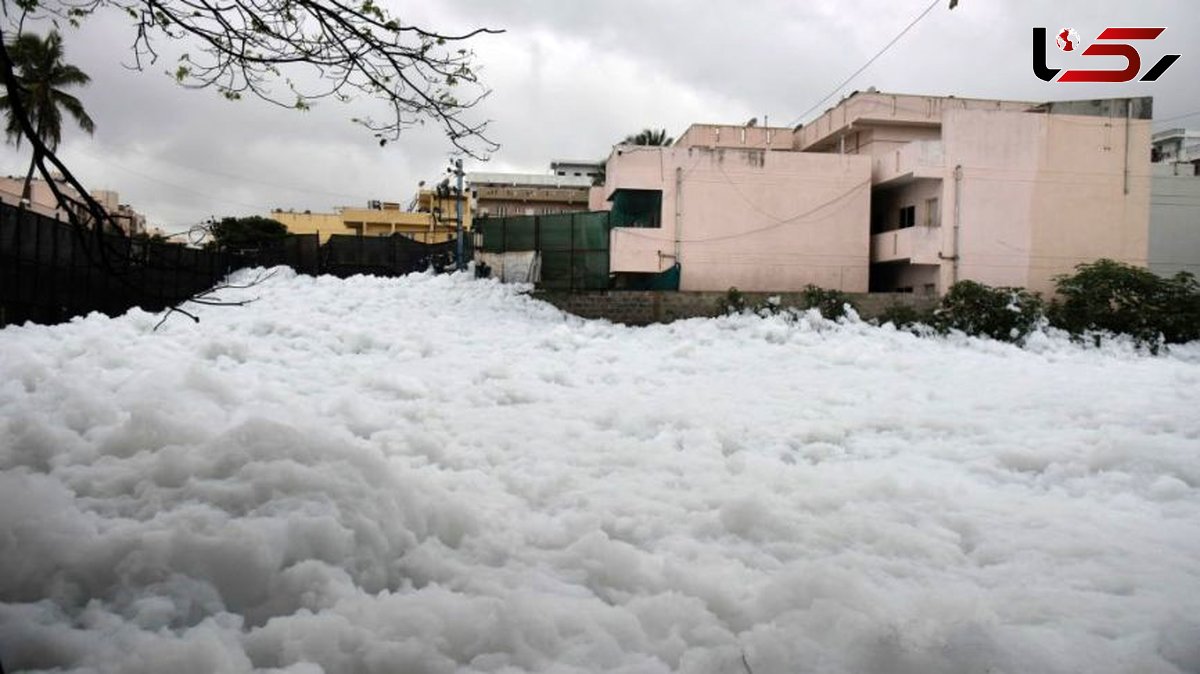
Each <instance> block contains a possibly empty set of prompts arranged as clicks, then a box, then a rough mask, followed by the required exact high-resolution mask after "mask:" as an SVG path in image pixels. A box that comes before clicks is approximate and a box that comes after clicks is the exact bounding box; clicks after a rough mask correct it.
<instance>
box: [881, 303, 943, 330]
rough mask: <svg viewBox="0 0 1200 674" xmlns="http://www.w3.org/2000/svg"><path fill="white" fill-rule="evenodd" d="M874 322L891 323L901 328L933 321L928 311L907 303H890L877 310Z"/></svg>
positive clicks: (927, 323)
mask: <svg viewBox="0 0 1200 674" xmlns="http://www.w3.org/2000/svg"><path fill="white" fill-rule="evenodd" d="M875 322H876V323H877V324H879V325H883V324H884V323H891V324H892V325H894V326H896V327H897V328H900V329H902V330H903V329H905V328H910V327H913V326H915V325H929V324H931V323H932V322H933V314H932V313H931V312H929V311H921V310H920V309H917V308H916V307H913V306H911V305H908V304H892V305H890V306H888V307H887V308H886V309H884V310H883V311H881V312H879V316H877V317H876V318H875Z"/></svg>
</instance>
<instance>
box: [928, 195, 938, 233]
mask: <svg viewBox="0 0 1200 674" xmlns="http://www.w3.org/2000/svg"><path fill="white" fill-rule="evenodd" d="M925 226H926V227H941V226H942V206H941V204H940V203H938V199H937V197H934V198H932V199H926V200H925Z"/></svg>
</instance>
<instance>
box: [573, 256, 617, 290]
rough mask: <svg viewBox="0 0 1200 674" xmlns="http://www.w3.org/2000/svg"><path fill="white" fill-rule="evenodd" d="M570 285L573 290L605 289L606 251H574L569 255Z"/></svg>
mask: <svg viewBox="0 0 1200 674" xmlns="http://www.w3.org/2000/svg"><path fill="white" fill-rule="evenodd" d="M571 258H572V259H571V284H572V285H571V287H572V288H573V289H574V290H607V289H608V285H609V280H608V251H607V250H605V251H578V250H577V251H575V252H574V253H573V254H572V256H571Z"/></svg>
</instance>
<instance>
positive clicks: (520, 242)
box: [501, 215, 537, 251]
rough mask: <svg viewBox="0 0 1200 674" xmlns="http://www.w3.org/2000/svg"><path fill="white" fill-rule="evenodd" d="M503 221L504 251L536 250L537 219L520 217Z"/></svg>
mask: <svg viewBox="0 0 1200 674" xmlns="http://www.w3.org/2000/svg"><path fill="white" fill-rule="evenodd" d="M501 219H502V220H503V221H504V224H503V225H502V226H503V228H504V250H505V251H511V250H537V218H536V217H534V216H532V215H522V216H517V217H512V218H501Z"/></svg>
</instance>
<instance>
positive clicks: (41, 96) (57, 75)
mask: <svg viewBox="0 0 1200 674" xmlns="http://www.w3.org/2000/svg"><path fill="white" fill-rule="evenodd" d="M8 53H9V57H10V58H11V59H12V62H13V65H14V66H15V70H16V71H17V72H16V74H17V79H18V80H20V85H21V103H22V107H23V108H24V110H25V115H26V116H27V117H28V118H29V123H30V124H31V125H32V126H33V129H34V132H35V133H37V137H38V138H40V139H41V140H42V142H44V143H45V144H46V146H47V147H49V148H50V149H51V150H55V149H57V148H58V144H59V143H61V142H62V120H63V115H62V111H63V110H66V111H67V112H68V113H69V114H70V115H71V117H73V118H74V119H75V122H76V123H77V124H79V128H81V129H83V130H84V131H86V132H88V133H89V134H90V133H94V132H95V131H96V123H95V122H93V121H92V118H91V117H89V116H88V114H87V112H86V111H84V109H83V104H82V103H80V102H79V99H78V98H75V97H74V96H72V95H71V94H68V93H67V92H65V91H63V89H64V88H66V87H73V86H83V85H85V84H87V83H88V82H90V81H91V79H92V78H90V77H88V76H87V73H85V72H83V71H82V70H80V69H79V68H76V67H75V66H73V65H70V64H67V63H63V46H62V37H61V36H59V34H58V32H57V31H50V34H49V35H47V36H46V38H45V39H42V38H41V37H39V36H37V35H34V34H32V33H21V34H20V35H17V37H16V39H14V40H13V41H12V43H11V44H10V45H9V47H8ZM0 110H4V111H7V113H8V124H7V126H5V128H4V133H5V134H6V135H7V136H8V141H9V142H10V143H13V144H14V145H16V146H17V147H20V146H21V139H22V138H23V137H24V135H25V134H24V132H23V131H22V129H21V120H20V119H19V118H18V117H17V116H16V114H14V111H13V106H12V101H10V100H9V97H8V96H7V95H6V96H0ZM38 158H39V153H38V148H37V147H34V149H33V158H32V160H30V162H29V173H28V174H27V175H26V176H25V189H24V191H23V192H22V194H21V196H22V198H24V199H29V198H30V187H31V183H32V182H33V170H34V168H35V167H36V166H37V160H38Z"/></svg>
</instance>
